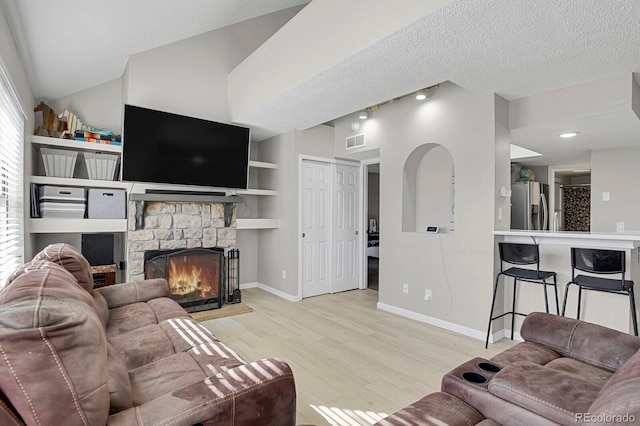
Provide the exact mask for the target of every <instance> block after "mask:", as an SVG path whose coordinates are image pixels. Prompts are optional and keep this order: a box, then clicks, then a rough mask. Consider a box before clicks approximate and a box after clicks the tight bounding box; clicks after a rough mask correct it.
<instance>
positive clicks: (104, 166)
mask: <svg viewBox="0 0 640 426" xmlns="http://www.w3.org/2000/svg"><path fill="white" fill-rule="evenodd" d="M84 161H85V163H87V174H88V176H89V179H97V180H113V179H114V175H115V173H116V166H117V165H118V155H116V154H101V153H98V152H85V153H84Z"/></svg>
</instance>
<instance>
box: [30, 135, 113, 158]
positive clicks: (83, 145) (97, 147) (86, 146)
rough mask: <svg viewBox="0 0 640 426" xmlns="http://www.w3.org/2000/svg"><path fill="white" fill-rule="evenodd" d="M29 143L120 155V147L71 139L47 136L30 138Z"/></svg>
mask: <svg viewBox="0 0 640 426" xmlns="http://www.w3.org/2000/svg"><path fill="white" fill-rule="evenodd" d="M31 143H32V144H33V145H36V146H47V147H56V148H61V149H70V150H73V151H88V152H114V153H117V154H122V145H107V144H99V143H90V142H82V141H76V140H73V139H60V138H50V137H47V136H31Z"/></svg>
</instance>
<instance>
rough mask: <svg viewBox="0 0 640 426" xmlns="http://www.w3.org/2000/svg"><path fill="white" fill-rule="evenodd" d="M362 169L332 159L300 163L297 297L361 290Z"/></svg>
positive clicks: (311, 159)
mask: <svg viewBox="0 0 640 426" xmlns="http://www.w3.org/2000/svg"><path fill="white" fill-rule="evenodd" d="M360 173H361V172H360V165H359V164H354V163H351V162H346V161H336V160H330V159H318V158H301V160H300V176H301V184H300V252H299V253H300V254H299V260H298V263H299V271H300V285H299V293H300V295H301V297H303V298H305V297H311V296H317V295H320V294H326V293H336V292H340V291H347V290H352V289H356V288H359V287H360V285H361V274H360V271H361V258H362V256H361V253H360V247H361V241H362V232H361V231H362V225H361V223H362V221H361V217H360V215H361V213H360V211H361V207H360V206H361V203H362V197H361V186H360Z"/></svg>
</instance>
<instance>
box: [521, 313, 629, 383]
mask: <svg viewBox="0 0 640 426" xmlns="http://www.w3.org/2000/svg"><path fill="white" fill-rule="evenodd" d="M520 335H521V336H522V338H523V339H524V340H525V341H527V342H533V343H537V344H539V345H543V346H546V347H548V348H551V349H553V350H554V351H556V352H557V353H559V354H560V355H562V356H565V357H569V358H574V359H577V360H579V361H582V362H586V363H588V364H591V365H593V366H596V367H599V368H603V369H605V370H607V371H610V372H612V373H613V372H614V371H616V370H617V369H618V368H620V366H622V365H623V364H624V363H625V362H627V360H628V359H629V358H631V357H632V356H633V354H635V353H636V352H637V351H638V350H639V349H640V339H638V338H637V337H636V336H632V335H630V334H627V333H620V332H614V333H612V330H611V329H610V328H606V327H603V326H601V325H597V324H591V323H588V322H584V321H579V320H576V319H572V318H566V317H561V316H557V315H550V314H546V313H542V312H533V313H531V314H529V315H528V316H527V318H526V319H525V321H524V322H523V323H522V327H521V329H520ZM611 348H616V350H615V351H612V350H611Z"/></svg>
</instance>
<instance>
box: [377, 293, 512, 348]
mask: <svg viewBox="0 0 640 426" xmlns="http://www.w3.org/2000/svg"><path fill="white" fill-rule="evenodd" d="M377 308H378V309H380V310H381V311H387V312H391V313H392V314H396V315H400V316H401V317H405V318H409V319H412V320H416V321H420V322H423V323H425V324H429V325H433V326H435V327H439V328H443V329H445V330H448V331H453V332H454V333H458V334H462V335H463V336H468V337H472V338H474V339H478V340H481V341H483V342H484V341H485V339H486V338H487V335H486V334H485V333H484V332H483V331H478V330H475V329H473V328H469V327H464V326H462V325H460V324H456V323H453V322H449V321H444V320H441V319H439V318H434V317H430V316H428V315H424V314H419V313H417V312H413V311H409V310H407V309H402V308H398V307H397V306H392V305H388V304H386V303H382V302H378V304H377ZM507 336H509V337H510V336H511V330H505V329H502V330H498V331H497V332H495V333H492V335H491V336H490V337H489V343H493V342H497V341H498V340H500V339H502V338H504V337H507ZM513 340H518V341H522V340H523V339H522V337H520V333H519V332H517V331H516V332H514V333H513Z"/></svg>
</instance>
